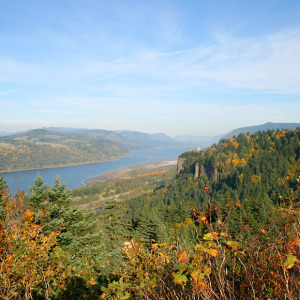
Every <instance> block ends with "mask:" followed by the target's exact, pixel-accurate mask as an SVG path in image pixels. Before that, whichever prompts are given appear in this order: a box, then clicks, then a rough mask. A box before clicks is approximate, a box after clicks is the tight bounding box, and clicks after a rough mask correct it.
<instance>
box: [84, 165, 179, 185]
mask: <svg viewBox="0 0 300 300" xmlns="http://www.w3.org/2000/svg"><path fill="white" fill-rule="evenodd" d="M176 164H177V160H160V161H149V162H144V163H141V164H137V165H133V166H129V167H124V168H120V169H117V170H113V171H109V172H106V173H104V174H101V175H98V176H95V177H91V178H88V179H86V180H84V184H86V185H89V184H93V183H96V182H102V181H105V180H109V179H115V178H120V177H124V176H126V174H127V173H128V172H130V171H133V170H136V169H140V168H147V169H150V170H151V169H155V168H159V167H165V166H171V165H176Z"/></svg>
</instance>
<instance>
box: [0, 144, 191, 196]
mask: <svg viewBox="0 0 300 300" xmlns="http://www.w3.org/2000/svg"><path fill="white" fill-rule="evenodd" d="M187 150H192V148H186V149H183V148H168V149H152V150H139V151H133V152H132V154H131V156H130V157H124V158H121V159H119V160H115V161H108V162H101V163H96V164H86V165H80V166H72V167H61V168H49V169H40V170H29V171H17V172H3V173H2V176H3V177H4V178H5V180H6V183H7V185H8V187H9V191H10V192H11V193H13V192H14V191H15V190H16V189H18V190H23V191H25V192H28V186H31V185H32V184H33V181H34V179H35V178H36V176H37V175H38V174H40V175H41V176H42V178H43V180H44V183H47V184H48V185H53V184H54V179H55V178H56V177H57V176H59V177H60V179H61V181H62V182H63V183H66V186H67V188H68V189H72V188H76V187H80V186H82V185H83V184H84V183H83V181H84V180H86V179H88V178H91V177H95V176H97V175H101V174H103V173H106V172H109V171H113V170H116V169H120V168H124V167H129V166H134V165H137V164H140V163H144V162H150V161H158V160H175V159H177V158H178V156H179V155H180V154H181V153H183V152H185V151H187Z"/></svg>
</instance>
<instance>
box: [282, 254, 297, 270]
mask: <svg viewBox="0 0 300 300" xmlns="http://www.w3.org/2000/svg"><path fill="white" fill-rule="evenodd" d="M286 257H287V258H286V260H285V261H284V266H285V267H286V268H287V269H291V268H292V267H293V266H294V265H295V263H296V262H297V261H298V259H297V257H296V256H294V255H293V254H286Z"/></svg>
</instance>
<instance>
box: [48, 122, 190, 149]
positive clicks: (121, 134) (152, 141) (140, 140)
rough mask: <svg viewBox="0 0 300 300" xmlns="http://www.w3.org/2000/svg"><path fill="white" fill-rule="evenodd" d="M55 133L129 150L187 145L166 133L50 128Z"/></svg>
mask: <svg viewBox="0 0 300 300" xmlns="http://www.w3.org/2000/svg"><path fill="white" fill-rule="evenodd" d="M44 129H46V130H49V131H53V132H68V133H76V134H82V135H87V136H89V137H92V138H97V139H107V140H111V141H114V142H117V143H118V144H120V146H122V147H124V148H125V149H127V150H140V149H153V148H162V147H183V146H186V143H183V142H181V141H178V140H175V139H173V138H171V137H169V136H167V135H166V134H164V133H152V134H151V133H144V132H138V131H130V130H117V131H111V130H104V129H78V128H62V127H48V128H44Z"/></svg>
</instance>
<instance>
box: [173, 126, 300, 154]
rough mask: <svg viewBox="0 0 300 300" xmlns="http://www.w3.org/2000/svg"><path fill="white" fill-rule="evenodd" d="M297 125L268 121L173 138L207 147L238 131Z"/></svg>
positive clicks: (250, 131)
mask: <svg viewBox="0 0 300 300" xmlns="http://www.w3.org/2000/svg"><path fill="white" fill-rule="evenodd" d="M297 127H300V123H272V122H268V123H265V124H262V125H255V126H247V127H241V128H237V129H234V130H232V131H230V132H228V133H226V134H222V135H217V136H194V135H177V136H175V137H174V138H175V139H177V140H178V141H182V142H189V143H193V144H197V145H198V146H199V147H202V148H207V147H209V146H211V145H212V144H214V143H215V144H217V143H218V142H219V141H220V140H221V139H222V138H225V139H228V138H231V137H233V136H238V135H239V134H240V133H244V134H246V133H251V134H253V133H255V132H257V131H267V130H275V131H276V130H277V129H278V130H282V129H287V130H294V129H296V128H297Z"/></svg>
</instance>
